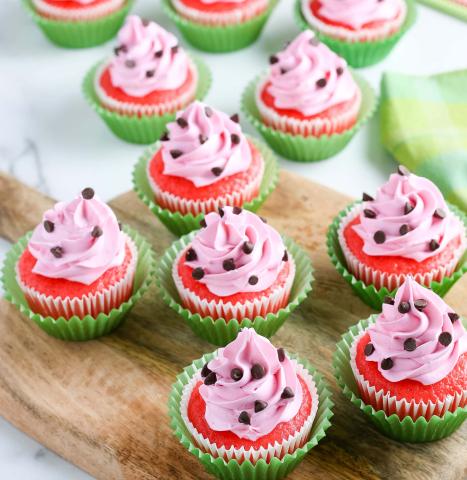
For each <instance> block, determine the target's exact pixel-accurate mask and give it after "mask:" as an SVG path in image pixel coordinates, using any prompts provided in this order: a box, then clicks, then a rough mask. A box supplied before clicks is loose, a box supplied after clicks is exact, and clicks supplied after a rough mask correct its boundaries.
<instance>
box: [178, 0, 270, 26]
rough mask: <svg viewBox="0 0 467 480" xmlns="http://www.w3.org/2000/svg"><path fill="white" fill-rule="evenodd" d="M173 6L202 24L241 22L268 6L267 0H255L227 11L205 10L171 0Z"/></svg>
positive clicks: (232, 23) (183, 15)
mask: <svg viewBox="0 0 467 480" xmlns="http://www.w3.org/2000/svg"><path fill="white" fill-rule="evenodd" d="M171 3H172V6H173V8H174V9H175V10H176V11H177V12H178V13H179V14H180V15H181V16H182V17H184V18H187V19H189V20H191V21H193V22H195V23H201V24H204V25H212V26H218V25H234V24H237V23H243V22H246V21H247V20H250V19H251V18H254V17H256V16H258V15H260V14H262V13H263V12H264V11H265V10H266V9H267V8H268V0H256V1H254V2H251V3H249V4H248V5H245V6H240V5H239V6H238V8H236V9H235V10H232V11H229V12H215V13H212V12H205V11H201V10H197V9H195V8H190V7H187V6H186V5H185V4H184V3H183V2H182V1H181V0H172V2H171Z"/></svg>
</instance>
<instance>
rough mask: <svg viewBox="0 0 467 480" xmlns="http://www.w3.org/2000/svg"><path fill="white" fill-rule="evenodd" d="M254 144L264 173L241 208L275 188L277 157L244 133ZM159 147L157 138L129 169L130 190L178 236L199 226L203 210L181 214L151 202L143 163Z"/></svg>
mask: <svg viewBox="0 0 467 480" xmlns="http://www.w3.org/2000/svg"><path fill="white" fill-rule="evenodd" d="M248 140H249V141H251V142H252V143H253V144H254V145H255V147H256V148H257V149H258V150H259V151H260V152H261V155H262V156H263V159H264V167H265V168H264V176H263V180H262V182H261V186H260V189H259V195H258V196H257V197H255V198H254V199H253V200H251V201H250V202H247V203H245V204H244V205H243V208H245V209H247V210H250V211H252V212H256V211H257V210H258V209H259V207H260V206H261V205H262V204H263V202H264V201H265V200H266V198H267V197H268V196H269V195H270V193H271V192H272V191H273V190H274V189H275V188H276V184H277V180H278V175H279V169H278V165H277V160H276V158H275V156H274V154H273V153H272V152H271V150H270V149H269V148H268V147H267V146H266V145H264V144H263V143H262V142H260V141H258V140H256V139H253V138H251V137H248ZM159 148H160V144H159V142H157V143H156V144H155V145H153V146H151V147H149V148H148V149H147V150H146V151H145V152H144V153H143V155H142V156H141V158H140V159H139V161H138V163H137V164H136V165H135V168H134V170H133V190H134V191H135V192H136V194H137V195H138V197H139V198H140V199H141V200H142V201H143V202H144V203H145V204H146V205H147V206H148V207H149V209H150V210H151V212H152V213H154V215H156V216H157V217H158V218H159V220H160V221H161V222H162V223H163V224H164V225H165V226H166V227H167V228H168V229H169V230H170V231H171V232H172V233H173V234H175V235H177V236H179V237H180V236H181V235H185V234H186V233H189V232H191V231H193V230H198V229H199V222H200V221H201V220H202V219H203V218H204V214H199V215H196V216H195V215H192V214H191V213H189V214H186V215H183V214H181V213H179V212H171V211H170V210H168V209H166V208H162V207H160V206H159V205H157V203H156V202H155V198H154V192H153V190H152V188H151V186H150V184H149V180H148V174H147V166H148V162H149V160H150V159H151V158H152V157H153V155H154V153H155V152H157V150H158V149H159Z"/></svg>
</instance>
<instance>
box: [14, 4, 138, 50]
mask: <svg viewBox="0 0 467 480" xmlns="http://www.w3.org/2000/svg"><path fill="white" fill-rule="evenodd" d="M133 3H134V0H127V1H126V4H125V5H124V6H123V7H122V8H121V9H119V10H117V11H115V12H113V13H111V14H109V15H105V16H103V17H101V18H97V19H93V20H80V21H65V20H55V19H51V18H46V17H43V16H42V15H39V14H38V13H37V12H36V10H35V9H34V6H33V4H32V1H31V0H23V5H24V7H25V8H26V9H27V10H28V13H29V15H30V16H31V17H32V19H33V20H34V22H35V23H37V25H38V26H39V27H40V28H41V30H42V31H43V32H44V34H45V36H46V37H47V38H48V39H49V40H50V41H51V42H53V43H55V44H56V45H58V46H60V47H65V48H88V47H94V46H96V45H100V44H102V43H105V42H107V41H108V40H110V39H111V38H113V37H114V36H115V35H116V34H117V32H118V30H119V29H120V27H121V26H122V24H123V22H124V20H125V17H126V16H127V15H128V12H129V10H130V8H131V7H132V6H133Z"/></svg>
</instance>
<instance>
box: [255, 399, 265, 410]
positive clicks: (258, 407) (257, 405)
mask: <svg viewBox="0 0 467 480" xmlns="http://www.w3.org/2000/svg"><path fill="white" fill-rule="evenodd" d="M267 406H268V402H265V401H264V400H256V401H255V413H259V412H262V411H263V410H264V409H266V408H267Z"/></svg>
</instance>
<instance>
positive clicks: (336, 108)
mask: <svg viewBox="0 0 467 480" xmlns="http://www.w3.org/2000/svg"><path fill="white" fill-rule="evenodd" d="M269 63H270V67H269V70H268V72H267V73H266V75H264V76H262V77H261V78H260V79H259V81H255V82H254V83H253V84H252V85H250V87H249V88H248V89H247V91H246V94H245V96H244V101H243V105H244V110H245V111H246V112H247V114H248V115H249V118H250V120H251V121H252V123H253V124H254V125H255V126H256V127H257V128H258V129H259V130H260V132H261V133H262V134H263V136H264V137H265V138H266V140H267V141H268V142H269V143H270V145H271V146H272V147H273V148H275V149H276V150H277V151H278V152H279V153H281V154H282V155H284V156H285V157H287V158H291V159H294V160H301V161H312V160H319V159H323V158H327V157H329V156H331V155H334V154H336V153H337V152H338V151H340V150H341V149H342V148H343V146H344V145H345V144H346V143H347V142H348V141H349V140H350V139H351V137H352V136H353V134H354V133H355V132H356V130H357V127H358V126H359V125H360V124H361V123H362V121H363V120H365V119H366V118H367V117H368V116H369V115H370V113H372V110H373V109H374V103H375V100H374V95H373V93H372V91H371V88H370V87H369V86H368V85H367V84H366V83H364V82H363V80H361V79H359V77H357V76H355V74H353V73H352V72H351V71H350V70H349V68H348V67H347V63H346V61H345V60H344V59H343V58H340V57H339V56H338V55H336V54H335V53H334V52H333V51H331V50H330V49H329V48H328V47H327V46H326V45H324V44H323V43H321V42H320V41H319V40H318V39H317V37H316V36H315V35H314V33H313V32H311V31H310V30H307V31H304V32H302V33H300V34H299V35H298V36H297V37H296V38H295V39H294V40H293V41H292V42H290V43H289V44H288V45H287V46H286V47H285V48H284V49H283V50H282V51H281V52H278V53H277V54H275V55H271V57H270V58H269ZM252 90H254V99H252V98H251V95H252V93H253V92H252Z"/></svg>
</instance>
